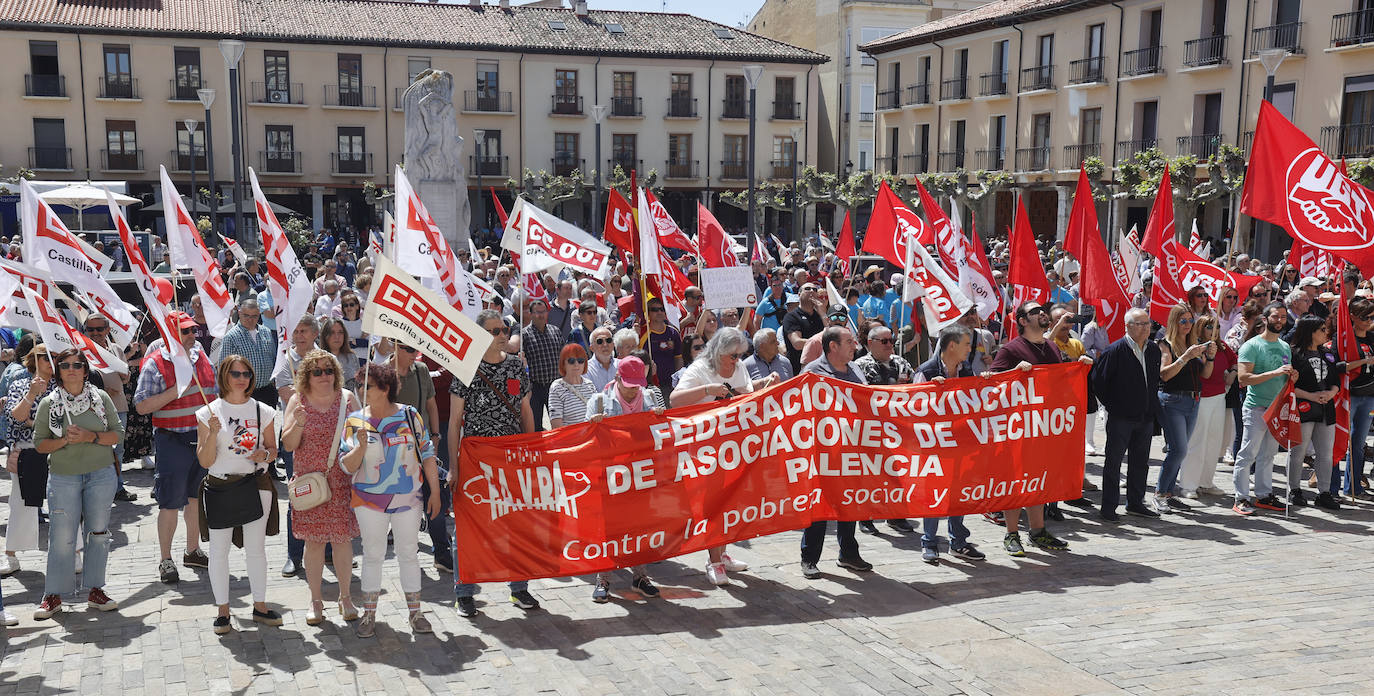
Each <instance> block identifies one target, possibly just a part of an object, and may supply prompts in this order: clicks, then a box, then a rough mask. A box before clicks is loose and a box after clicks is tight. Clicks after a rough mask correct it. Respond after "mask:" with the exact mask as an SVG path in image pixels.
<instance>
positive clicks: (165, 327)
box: [105, 191, 195, 394]
mask: <svg viewBox="0 0 1374 696" xmlns="http://www.w3.org/2000/svg"><path fill="white" fill-rule="evenodd" d="M105 195H106V199H107V200H106V204H107V205H108V206H109V207H110V219H112V220H114V223H115V229H116V230H117V231H118V232H119V242H120V244H123V245H124V249H125V251H126V253H128V255H129V270H130V271H131V272H132V273H133V276H134V284H135V285H137V286H138V292H139V295H141V296H142V297H143V305H144V307H146V308H147V312H148V321H151V322H153V325H154V326H156V327H157V332H158V335H160V336H162V343H163V344H164V346H165V350H167V353H168V355H170V356H171V360H172V366H173V369H174V370H175V372H176V381H177V393H178V394H183V393H185V392H186V389H187V388H188V387H190V386H191V381H192V379H193V378H194V375H195V371H194V369H193V368H192V367H191V354H190V353H188V352H187V351H186V347H185V346H183V345H182V344H181V327H180V326H178V325H177V322H176V321H174V320H173V319H172V317H171V304H172V300H173V298H172V297H169V296H164V294H165V292H159V289H158V284H157V282H156V281H155V280H154V279H153V273H152V271H150V270H149V269H148V262H147V261H146V260H144V258H143V252H142V251H141V250H140V249H139V246H138V241H137V240H135V239H134V233H133V231H132V230H131V229H129V222H128V221H127V220H125V219H124V211H123V210H122V209H121V208H120V207H119V205H118V204H117V203H115V201H114V196H112V195H110V193H109V191H106V192H105ZM166 287H170V286H166Z"/></svg>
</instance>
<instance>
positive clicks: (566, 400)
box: [549, 343, 596, 428]
mask: <svg viewBox="0 0 1374 696" xmlns="http://www.w3.org/2000/svg"><path fill="white" fill-rule="evenodd" d="M558 374H559V375H560V376H559V378H558V379H556V380H554V382H553V384H552V385H551V386H550V387H549V425H550V426H551V427H554V428H561V427H563V426H565V425H573V424H575V423H584V422H586V420H587V401H588V400H590V399H591V398H592V395H593V394H595V393H596V385H594V384H592V382H591V380H589V379H586V377H585V375H586V374H587V351H586V350H585V349H583V348H582V346H579V345H577V344H576V343H569V344H568V345H566V346H563V350H562V352H560V353H559V354H558Z"/></svg>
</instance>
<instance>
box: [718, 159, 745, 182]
mask: <svg viewBox="0 0 1374 696" xmlns="http://www.w3.org/2000/svg"><path fill="white" fill-rule="evenodd" d="M720 178H721V179H724V180H731V181H743V180H744V179H748V178H749V163H748V162H743V161H740V160H721V162H720Z"/></svg>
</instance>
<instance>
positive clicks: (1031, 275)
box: [1007, 198, 1050, 305]
mask: <svg viewBox="0 0 1374 696" xmlns="http://www.w3.org/2000/svg"><path fill="white" fill-rule="evenodd" d="M1008 238H1009V241H1008V245H1009V246H1010V247H1011V259H1010V260H1009V262H1008V267H1007V282H1008V283H1010V284H1011V287H1012V291H1013V296H1012V302H1013V303H1014V304H1016V305H1020V304H1021V303H1022V302H1030V301H1032V300H1034V301H1036V302H1049V301H1050V281H1049V279H1048V278H1046V277H1045V266H1044V264H1042V263H1041V262H1040V252H1039V251H1038V250H1036V248H1035V233H1034V232H1032V231H1031V226H1030V215H1028V214H1027V213H1026V201H1025V200H1024V199H1022V198H1017V199H1016V223H1015V224H1014V225H1012V228H1011V233H1010V234H1009V235H1008Z"/></svg>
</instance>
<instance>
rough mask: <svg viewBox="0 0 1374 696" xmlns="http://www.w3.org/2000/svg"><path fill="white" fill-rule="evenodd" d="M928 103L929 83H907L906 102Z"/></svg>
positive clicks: (912, 104) (915, 103)
mask: <svg viewBox="0 0 1374 696" xmlns="http://www.w3.org/2000/svg"><path fill="white" fill-rule="evenodd" d="M929 103H930V85H928V84H926V83H924V82H922V83H919V84H914V85H907V88H906V104H907V106H916V105H919V104H929Z"/></svg>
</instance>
